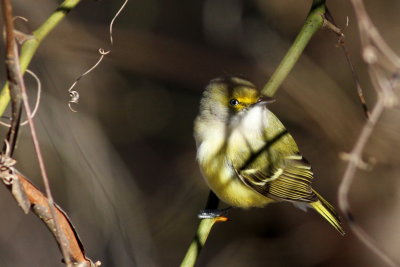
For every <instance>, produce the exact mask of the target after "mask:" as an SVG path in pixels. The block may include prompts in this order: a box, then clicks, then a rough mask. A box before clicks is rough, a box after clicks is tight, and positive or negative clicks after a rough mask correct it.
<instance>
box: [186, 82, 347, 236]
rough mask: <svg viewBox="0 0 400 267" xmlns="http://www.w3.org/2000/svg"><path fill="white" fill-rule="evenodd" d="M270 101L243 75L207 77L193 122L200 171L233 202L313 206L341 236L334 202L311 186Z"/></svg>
mask: <svg viewBox="0 0 400 267" xmlns="http://www.w3.org/2000/svg"><path fill="white" fill-rule="evenodd" d="M274 101H275V100H274V99H273V98H272V97H268V96H266V95H263V94H261V92H260V91H259V90H257V88H256V86H255V85H254V84H253V83H252V82H250V81H249V80H247V79H245V78H242V77H237V76H223V77H219V78H216V79H213V80H211V82H210V83H209V84H208V86H207V87H206V89H205V90H204V92H203V94H202V97H201V100H200V108H199V114H198V115H197V117H196V119H195V122H194V138H195V141H196V146H197V155H196V158H197V162H198V164H199V166H200V170H201V173H202V176H203V177H204V179H205V181H206V183H207V184H208V186H209V188H210V189H211V190H212V191H213V192H214V193H215V194H216V195H217V196H218V198H219V199H220V200H222V201H223V202H225V203H226V204H228V205H230V206H232V207H239V208H243V209H249V208H253V207H264V206H266V205H267V204H270V203H273V202H291V203H293V204H294V205H295V206H296V207H298V208H300V209H303V210H306V209H307V208H312V209H314V210H316V211H317V212H318V213H319V214H320V215H321V216H322V217H323V218H325V219H326V220H327V221H328V222H329V223H330V224H331V225H332V226H333V227H334V228H335V229H336V230H337V231H338V232H339V233H340V234H342V235H344V234H345V232H344V230H343V228H342V225H341V222H340V218H339V216H338V214H337V212H336V211H335V209H334V207H333V206H332V205H331V204H330V203H329V202H328V201H326V200H325V199H324V198H323V197H322V196H321V195H320V194H318V193H317V191H315V190H314V189H313V188H312V181H313V179H314V173H313V171H312V168H311V165H310V163H309V162H308V161H307V159H306V158H304V157H303V156H302V155H301V154H300V151H299V148H298V146H297V144H296V142H295V140H294V138H293V137H292V135H290V133H289V132H288V131H287V129H286V128H285V126H284V125H283V124H282V122H281V121H280V120H279V119H278V118H277V117H276V116H275V115H274V114H273V113H272V112H271V111H270V110H269V108H268V107H269V105H270V104H271V103H272V102H274ZM215 214H218V213H217V212H216V213H215Z"/></svg>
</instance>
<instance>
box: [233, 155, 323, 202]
mask: <svg viewBox="0 0 400 267" xmlns="http://www.w3.org/2000/svg"><path fill="white" fill-rule="evenodd" d="M281 165H282V166H280V168H277V169H275V170H273V171H272V172H271V173H268V172H267V171H265V170H255V169H244V170H241V171H240V172H238V176H239V177H240V179H241V180H242V181H243V183H245V184H246V185H247V186H249V187H250V188H252V189H253V190H255V191H257V192H259V193H260V194H262V195H265V196H267V197H270V198H273V199H276V200H286V201H302V202H314V201H316V200H317V199H318V197H317V195H316V194H315V193H314V191H313V190H312V188H311V182H312V180H313V178H314V176H313V172H312V169H311V166H310V164H309V163H308V161H307V160H306V159H305V158H303V157H302V156H301V155H300V154H295V155H291V156H288V157H286V158H285V160H284V161H283V162H282V164H281Z"/></svg>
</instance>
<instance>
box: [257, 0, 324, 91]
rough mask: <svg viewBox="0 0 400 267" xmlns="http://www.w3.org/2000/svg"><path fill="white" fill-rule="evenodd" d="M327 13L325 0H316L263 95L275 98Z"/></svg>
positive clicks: (265, 87) (264, 89)
mask: <svg viewBox="0 0 400 267" xmlns="http://www.w3.org/2000/svg"><path fill="white" fill-rule="evenodd" d="M325 11H326V6H325V0H314V1H313V5H312V7H311V10H310V12H309V13H308V16H307V18H306V21H305V23H304V25H303V27H302V28H301V30H300V32H299V34H298V35H297V37H296V39H295V40H294V42H293V44H292V46H291V47H290V49H289V50H288V51H287V53H286V55H285V57H284V58H283V59H282V61H281V63H280V64H279V66H278V68H277V69H276V70H275V72H274V73H273V74H272V76H271V78H270V79H269V81H268V82H267V84H266V85H265V86H264V88H263V89H262V93H263V94H264V95H267V96H273V95H274V94H275V93H276V91H277V90H278V88H279V86H281V84H282V82H283V81H284V80H285V79H286V77H287V76H288V74H289V72H290V71H291V70H292V69H293V67H294V65H295V64H296V62H297V60H298V59H299V57H300V56H301V54H302V53H303V51H304V48H305V47H306V46H307V44H308V43H309V42H310V40H311V37H312V36H313V35H314V34H315V32H316V31H317V30H319V29H320V28H321V27H322V25H323V23H324V19H323V16H324V14H325Z"/></svg>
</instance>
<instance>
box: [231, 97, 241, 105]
mask: <svg viewBox="0 0 400 267" xmlns="http://www.w3.org/2000/svg"><path fill="white" fill-rule="evenodd" d="M237 104H239V101H238V100H237V99H235V98H233V99H231V100H229V105H231V106H236V105H237Z"/></svg>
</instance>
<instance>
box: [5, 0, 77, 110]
mask: <svg viewBox="0 0 400 267" xmlns="http://www.w3.org/2000/svg"><path fill="white" fill-rule="evenodd" d="M80 1H81V0H65V1H64V2H63V3H62V4H61V5H60V6H59V7H58V8H57V9H56V10H55V11H54V13H53V14H51V16H50V17H49V18H48V19H47V20H46V21H45V22H44V23H43V24H42V25H41V26H40V27H39V28H37V29H36V30H35V31H34V32H33V33H32V38H30V39H29V40H27V41H25V42H24V44H23V45H22V48H21V55H20V57H19V62H20V64H21V66H20V68H21V73H22V74H23V73H24V72H25V70H26V68H27V67H28V65H29V63H30V62H31V60H32V57H33V56H34V55H35V53H36V50H37V49H38V47H39V45H40V44H41V42H42V41H43V39H44V38H45V37H46V36H47V35H48V34H49V33H50V32H51V31H52V30H53V29H54V28H55V27H56V26H57V25H58V24H59V23H60V21H61V20H62V19H63V18H65V16H66V15H67V14H68V13H69V11H71V10H72V9H73V8H74V7H75V6H76V5H77V4H79V2H80ZM9 102H10V93H9V89H8V84H7V83H6V84H5V85H4V87H3V89H2V91H1V93H0V115H2V114H3V113H4V110H5V109H6V108H7V105H8V103H9Z"/></svg>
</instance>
